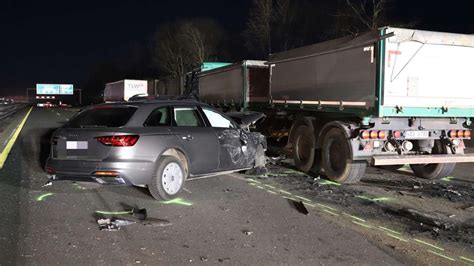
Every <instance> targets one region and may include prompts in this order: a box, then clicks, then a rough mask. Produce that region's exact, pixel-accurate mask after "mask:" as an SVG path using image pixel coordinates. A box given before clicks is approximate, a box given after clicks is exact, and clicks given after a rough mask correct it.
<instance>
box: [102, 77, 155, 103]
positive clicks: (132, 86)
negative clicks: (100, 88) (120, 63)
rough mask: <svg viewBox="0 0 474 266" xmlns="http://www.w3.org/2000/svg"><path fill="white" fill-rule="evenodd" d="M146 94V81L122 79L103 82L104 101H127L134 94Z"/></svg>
mask: <svg viewBox="0 0 474 266" xmlns="http://www.w3.org/2000/svg"><path fill="white" fill-rule="evenodd" d="M147 94H148V81H146V80H135V79H124V80H120V81H116V82H111V83H107V84H105V89H104V102H120V101H128V99H130V97H132V96H135V95H147Z"/></svg>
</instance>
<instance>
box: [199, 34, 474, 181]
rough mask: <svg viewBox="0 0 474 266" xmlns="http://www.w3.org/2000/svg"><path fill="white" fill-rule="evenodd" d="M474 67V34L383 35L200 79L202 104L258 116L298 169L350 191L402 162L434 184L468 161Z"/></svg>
mask: <svg viewBox="0 0 474 266" xmlns="http://www.w3.org/2000/svg"><path fill="white" fill-rule="evenodd" d="M248 62H253V63H251V64H248ZM472 62H474V36H472V35H463V34H453V33H441V32H431V31H422V30H413V29H403V28H393V27H384V28H381V29H378V30H374V31H371V32H368V33H365V34H361V35H358V36H350V37H345V38H340V39H336V40H331V41H327V42H322V43H318V44H314V45H310V46H305V47H301V48H297V49H293V50H289V51H285V52H281V53H277V54H272V55H271V56H270V58H269V61H268V62H255V61H244V62H243V63H238V64H234V65H232V66H226V67H222V68H217V69H213V70H210V71H203V72H201V73H200V74H199V75H198V83H199V85H198V87H199V97H200V99H201V100H202V101H205V102H208V103H210V104H213V105H216V106H218V107H220V108H222V109H236V110H255V111H262V112H264V113H265V114H266V116H267V118H266V120H265V121H264V122H263V123H262V125H260V130H261V131H262V132H263V133H265V135H266V136H267V137H268V138H270V142H272V141H271V140H272V139H273V140H275V141H276V143H278V142H280V143H283V144H284V147H285V148H286V149H287V150H288V151H290V152H291V154H292V157H293V159H294V164H295V166H296V167H297V168H298V169H300V170H302V171H305V172H308V171H311V170H313V171H323V173H324V174H325V175H326V176H327V178H329V179H331V180H334V181H337V182H341V183H353V182H357V181H359V180H360V178H362V177H363V176H364V173H365V170H366V167H367V165H375V166H384V165H385V166H391V168H396V167H399V166H402V165H405V164H409V165H410V166H411V168H412V170H413V172H414V174H415V175H416V176H418V177H422V178H427V179H439V178H442V177H445V176H448V175H449V174H450V173H451V172H452V171H453V169H454V167H455V165H456V163H462V162H474V154H464V149H465V146H464V141H465V140H467V139H470V138H471V131H470V130H469V129H468V127H469V126H470V125H471V118H472V117H474V75H472V67H471V65H472ZM253 69H258V70H260V71H254V72H253ZM262 69H264V71H261V70H262ZM256 76H258V77H256ZM265 78H267V82H266V83H265V82H261V80H262V79H265Z"/></svg>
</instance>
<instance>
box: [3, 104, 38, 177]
mask: <svg viewBox="0 0 474 266" xmlns="http://www.w3.org/2000/svg"><path fill="white" fill-rule="evenodd" d="M31 110H33V107H31V108H30V110H29V111H28V113H26V115H25V117H24V118H23V120H22V121H21V123H20V125H18V127H17V128H16V129H15V131H13V134H12V136H11V138H10V140H8V142H7V145H6V146H5V148H3V151H2V153H0V169H2V168H3V165H4V164H5V162H6V161H7V158H8V154H10V151H11V150H12V148H13V145H14V144H15V142H16V140H17V138H18V136H19V135H20V132H21V130H22V129H23V126H25V123H26V120H27V119H28V116H29V115H30V113H31Z"/></svg>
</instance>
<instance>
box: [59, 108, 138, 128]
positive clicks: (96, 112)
mask: <svg viewBox="0 0 474 266" xmlns="http://www.w3.org/2000/svg"><path fill="white" fill-rule="evenodd" d="M136 110H137V108H136V107H133V106H117V107H115V106H100V107H94V108H92V109H88V110H85V111H83V112H81V113H79V114H78V115H77V116H76V117H74V118H73V119H72V120H71V121H70V122H69V123H68V124H67V125H66V127H71V128H94V127H121V126H123V125H125V124H126V123H127V122H128V120H130V118H131V117H132V115H133V114H134V113H135V111H136Z"/></svg>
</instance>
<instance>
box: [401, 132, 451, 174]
mask: <svg viewBox="0 0 474 266" xmlns="http://www.w3.org/2000/svg"><path fill="white" fill-rule="evenodd" d="M431 153H432V154H446V153H447V150H446V147H444V146H443V144H442V143H441V142H440V141H439V140H437V141H435V145H434V147H433V149H432V151H431ZM455 167H456V163H430V164H411V165H410V168H411V170H413V173H414V174H415V175H416V176H417V177H420V178H424V179H429V180H438V179H441V178H443V177H446V176H448V175H450V174H451V173H452V172H453V170H454V168H455Z"/></svg>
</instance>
